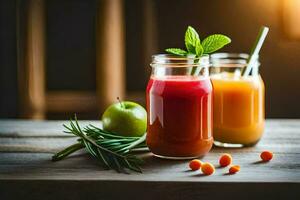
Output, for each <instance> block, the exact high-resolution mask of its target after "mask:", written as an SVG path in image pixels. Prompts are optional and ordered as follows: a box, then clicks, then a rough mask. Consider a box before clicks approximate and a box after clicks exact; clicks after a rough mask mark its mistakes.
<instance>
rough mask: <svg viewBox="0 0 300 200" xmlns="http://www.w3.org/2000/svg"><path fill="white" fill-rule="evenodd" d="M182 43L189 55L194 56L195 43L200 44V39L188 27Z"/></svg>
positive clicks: (192, 29)
mask: <svg viewBox="0 0 300 200" xmlns="http://www.w3.org/2000/svg"><path fill="white" fill-rule="evenodd" d="M184 42H185V46H186V49H187V50H188V52H189V53H193V54H196V45H197V42H199V43H200V38H199V35H198V33H197V32H196V30H195V29H194V28H193V27H191V26H188V28H187V30H186V32H185V37H184Z"/></svg>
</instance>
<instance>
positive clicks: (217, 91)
mask: <svg viewBox="0 0 300 200" xmlns="http://www.w3.org/2000/svg"><path fill="white" fill-rule="evenodd" d="M248 57H249V55H248V54H233V53H216V54H212V55H211V63H212V67H211V69H210V75H211V80H212V84H213V135H214V143H215V145H216V146H222V147H243V146H253V145H255V144H256V143H257V142H258V141H259V140H260V138H261V137H262V134H263V132H264V126H265V105H264V104H265V88H264V82H263V80H262V78H261V76H260V75H259V65H260V63H259V61H258V58H257V59H256V61H255V62H254V65H253V67H252V70H251V73H250V74H249V75H247V76H245V75H243V73H244V71H245V69H246V66H247V59H248Z"/></svg>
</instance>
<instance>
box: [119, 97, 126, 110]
mask: <svg viewBox="0 0 300 200" xmlns="http://www.w3.org/2000/svg"><path fill="white" fill-rule="evenodd" d="M117 99H118V101H119V103H120V105H121V107H122V108H125V106H124V104H123V103H122V101H121V100H120V97H117Z"/></svg>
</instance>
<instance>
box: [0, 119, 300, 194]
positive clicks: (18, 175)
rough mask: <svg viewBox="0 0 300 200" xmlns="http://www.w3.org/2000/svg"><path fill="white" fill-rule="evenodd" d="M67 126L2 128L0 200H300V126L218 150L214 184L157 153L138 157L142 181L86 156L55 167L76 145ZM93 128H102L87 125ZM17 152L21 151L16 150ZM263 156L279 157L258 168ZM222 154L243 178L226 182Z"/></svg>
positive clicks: (286, 124)
mask: <svg viewBox="0 0 300 200" xmlns="http://www.w3.org/2000/svg"><path fill="white" fill-rule="evenodd" d="M62 123H66V122H64V121H50V122H45V121H22V120H18V121H14V120H2V121H0V151H1V152H0V199H16V198H21V197H26V195H28V194H32V195H31V196H30V199H38V198H40V197H41V196H43V199H53V198H62V199H83V198H84V199H91V198H94V197H99V198H100V199H111V198H113V199H120V198H123V199H124V198H125V199H127V198H131V199H137V197H139V199H140V198H142V199H153V198H156V199H157V198H158V199H190V198H195V197H198V198H203V197H208V198H211V199H217V198H225V199H226V198H233V199H236V198H240V199H253V198H261V197H264V198H265V199H270V198H273V199H299V197H300V120H267V123H266V131H265V134H264V136H263V138H262V140H261V141H260V142H259V143H258V144H257V145H256V146H255V147H251V148H242V149H223V148H213V150H212V151H211V152H210V153H209V154H208V155H207V156H205V157H203V158H202V160H203V161H209V162H212V163H213V164H214V165H215V166H216V172H215V174H214V175H212V176H203V175H201V173H200V172H191V171H189V170H188V167H187V161H170V160H162V159H159V158H155V157H153V156H152V154H151V153H140V156H141V157H143V158H144V160H145V164H144V165H143V174H139V173H131V174H129V175H128V174H118V173H116V172H114V171H111V170H110V171H108V170H103V169H101V168H100V167H99V166H98V165H97V162H96V161H95V160H94V159H92V158H90V157H89V155H86V154H85V152H84V151H81V152H78V153H77V154H75V155H74V156H72V157H70V158H68V159H66V160H63V161H60V162H54V163H53V162H51V161H50V159H51V156H52V155H53V153H52V152H54V151H55V150H58V149H61V148H63V147H65V146H66V145H69V144H71V143H73V142H74V141H75V138H74V137H70V136H68V135H66V134H63V133H62V130H63V128H62V126H61V124H62ZM89 123H93V124H94V123H98V125H99V126H100V125H101V124H100V123H99V121H98V122H97V121H82V122H81V124H83V125H87V124H89ZM66 136H67V137H66ZM16 146H17V147H18V148H19V149H11V148H16ZM4 147H5V148H4ZM29 147H32V148H33V150H31V151H29V150H28V148H29ZM265 149H267V150H271V151H273V152H274V159H273V160H272V161H271V162H268V163H260V162H258V161H259V160H260V157H259V155H260V152H261V151H262V150H265ZM224 152H226V153H231V154H232V156H233V159H234V163H235V164H238V165H240V166H241V171H240V173H238V174H235V175H228V174H227V170H228V169H227V168H219V167H218V157H219V156H220V155H221V154H222V153H224ZM116 188H117V190H116ZM15 190H18V193H14V192H12V191H15ZM33 191H34V192H33ZM54 191H55V192H54ZM116 191H118V192H116ZM45 194H47V195H45ZM1 197H3V198H1Z"/></svg>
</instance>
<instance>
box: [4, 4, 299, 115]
mask: <svg viewBox="0 0 300 200" xmlns="http://www.w3.org/2000/svg"><path fill="white" fill-rule="evenodd" d="M0 2H1V3H0V117H1V118H32V119H68V118H70V117H71V116H73V114H74V113H77V114H78V115H79V118H80V119H97V118H99V117H100V116H101V112H102V111H103V109H104V108H105V107H106V106H107V105H108V104H109V103H111V102H114V101H116V97H118V96H119V97H120V98H121V99H126V100H134V101H137V102H139V103H141V104H144V101H145V99H144V95H145V94H144V93H145V87H146V84H147V81H148V78H149V73H150V67H149V63H150V59H151V55H152V54H156V53H162V52H164V49H165V48H168V47H183V46H184V44H183V37H184V32H185V29H186V27H187V26H188V25H191V26H193V27H194V28H196V30H197V31H198V32H199V33H200V37H201V38H203V37H205V36H206V35H208V34H213V33H223V34H225V35H228V36H229V37H230V38H231V39H232V43H231V45H229V46H228V47H226V48H224V49H223V50H222V51H227V52H245V53H247V52H249V51H250V48H251V46H252V44H253V42H254V40H255V38H256V35H257V32H258V30H259V28H260V26H261V25H266V26H269V27H270V32H269V35H268V37H267V40H266V42H265V44H264V46H263V49H262V51H261V54H260V61H261V63H262V64H261V69H260V72H261V74H262V77H263V79H264V81H265V85H266V116H267V117H268V118H299V117H300V105H299V104H300V100H299V99H300V77H299V76H300V0H243V1H241V0H209V1H199V0H1V1H0Z"/></svg>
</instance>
